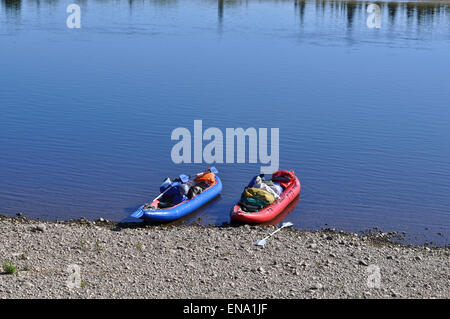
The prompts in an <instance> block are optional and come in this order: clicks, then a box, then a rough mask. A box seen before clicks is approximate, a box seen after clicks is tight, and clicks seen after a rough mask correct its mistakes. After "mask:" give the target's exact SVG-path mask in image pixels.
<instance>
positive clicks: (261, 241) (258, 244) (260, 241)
mask: <svg viewBox="0 0 450 319" xmlns="http://www.w3.org/2000/svg"><path fill="white" fill-rule="evenodd" d="M265 244H266V240H265V239H261V240H258V241H257V242H255V243H254V245H255V246H262V247H264V245H265Z"/></svg>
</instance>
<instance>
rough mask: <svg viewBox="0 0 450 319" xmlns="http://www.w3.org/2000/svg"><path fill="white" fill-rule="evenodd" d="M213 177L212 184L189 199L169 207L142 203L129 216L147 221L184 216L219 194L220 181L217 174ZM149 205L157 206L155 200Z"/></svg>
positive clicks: (171, 219)
mask: <svg viewBox="0 0 450 319" xmlns="http://www.w3.org/2000/svg"><path fill="white" fill-rule="evenodd" d="M215 179H216V182H215V183H214V184H212V185H211V186H209V187H208V188H206V189H205V190H204V191H203V192H201V193H200V194H198V195H197V196H195V197H193V198H192V199H190V200H186V201H184V202H182V203H180V204H178V205H176V206H172V207H169V208H158V209H144V205H142V206H141V207H140V208H139V209H138V210H137V211H135V212H134V213H132V214H131V215H130V217H132V218H140V219H143V220H145V221H149V222H169V221H173V220H176V219H178V218H181V217H183V216H186V215H188V214H190V213H192V212H193V211H195V210H196V209H198V208H200V207H201V206H203V205H204V204H206V203H207V202H209V201H210V200H212V199H213V198H215V197H217V195H219V194H220V192H221V191H222V181H221V180H220V178H219V177H218V176H217V175H216V176H215ZM150 206H153V207H158V203H157V201H155V202H153V203H152V204H151V205H150Z"/></svg>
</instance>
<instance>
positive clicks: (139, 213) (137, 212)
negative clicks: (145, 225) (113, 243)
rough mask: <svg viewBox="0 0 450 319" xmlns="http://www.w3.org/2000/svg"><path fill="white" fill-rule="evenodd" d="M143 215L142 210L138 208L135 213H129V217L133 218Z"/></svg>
mask: <svg viewBox="0 0 450 319" xmlns="http://www.w3.org/2000/svg"><path fill="white" fill-rule="evenodd" d="M143 215H144V211H143V210H142V208H139V209H138V210H137V211H135V212H134V213H131V215H130V217H133V218H141V217H142V216H143Z"/></svg>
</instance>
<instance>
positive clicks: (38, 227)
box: [35, 224, 47, 232]
mask: <svg viewBox="0 0 450 319" xmlns="http://www.w3.org/2000/svg"><path fill="white" fill-rule="evenodd" d="M46 229H47V227H46V226H45V225H44V224H39V225H37V226H36V228H35V230H37V231H40V232H45V230H46Z"/></svg>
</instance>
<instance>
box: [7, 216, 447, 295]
mask: <svg viewBox="0 0 450 319" xmlns="http://www.w3.org/2000/svg"><path fill="white" fill-rule="evenodd" d="M274 229H275V227H249V226H240V227H203V226H169V227H164V226H146V227H138V228H130V227H117V224H115V223H108V222H99V221H97V222H89V221H85V222H81V223H80V222H79V221H78V222H73V223H70V222H65V223H54V222H40V221H32V220H27V219H23V218H9V217H2V218H0V231H1V244H0V262H1V263H2V265H3V262H4V261H5V260H10V261H11V262H12V266H13V268H10V269H9V270H10V271H12V270H15V271H16V272H15V274H8V273H6V272H5V271H4V270H3V269H0V271H3V273H2V274H1V275H0V298H449V297H450V258H449V257H450V248H449V247H437V248H428V247H424V246H404V245H400V244H395V243H392V242H390V241H389V240H387V238H386V236H384V235H378V236H357V235H355V234H345V233H335V232H324V231H320V232H304V231H298V230H291V229H283V230H282V231H281V232H279V233H277V234H276V235H275V236H274V237H272V238H271V239H269V240H268V242H267V244H266V246H265V247H264V248H262V247H256V246H254V245H253V242H255V241H256V240H258V239H262V238H263V237H264V236H265V235H267V234H268V233H270V232H271V231H273V230H274ZM69 265H77V266H79V267H80V278H81V287H79V288H72V289H70V288H68V286H67V281H68V278H69V275H70V274H69V272H68V266H69ZM14 267H15V269H14ZM378 270H379V274H380V277H379V278H380V281H379V287H378V288H377V286H378V285H377V284H378V281H377V278H378V277H377V276H378V275H377V271H378Z"/></svg>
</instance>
